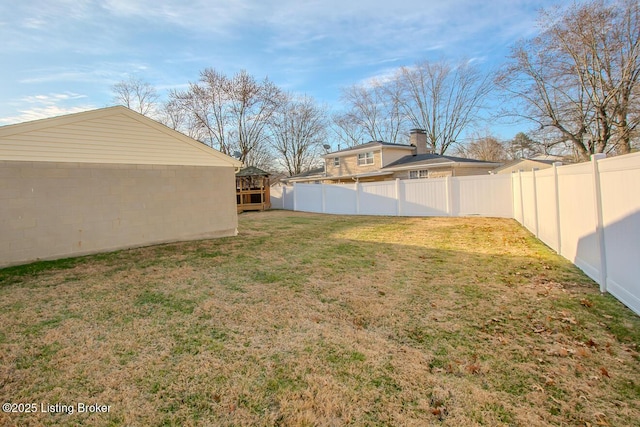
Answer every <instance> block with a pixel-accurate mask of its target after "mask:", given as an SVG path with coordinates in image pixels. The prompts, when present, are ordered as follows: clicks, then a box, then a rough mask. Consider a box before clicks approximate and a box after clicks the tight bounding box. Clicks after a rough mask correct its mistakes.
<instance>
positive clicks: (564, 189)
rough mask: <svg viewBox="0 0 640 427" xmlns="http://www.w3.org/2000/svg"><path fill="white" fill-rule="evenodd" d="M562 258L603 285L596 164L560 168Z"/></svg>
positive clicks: (559, 195)
mask: <svg viewBox="0 0 640 427" xmlns="http://www.w3.org/2000/svg"><path fill="white" fill-rule="evenodd" d="M558 199H559V201H560V203H559V205H560V206H559V211H560V240H561V242H562V245H561V255H562V256H564V257H565V258H567V259H569V260H570V261H572V262H573V263H574V264H575V265H577V266H578V267H580V268H581V269H582V270H583V271H584V272H585V273H586V274H587V275H588V276H589V277H591V278H592V279H593V280H595V281H597V282H598V283H600V280H601V277H600V267H599V266H600V253H599V244H598V238H597V236H596V224H597V220H596V214H595V203H596V200H595V189H594V178H593V165H592V164H591V163H580V164H577V165H569V166H563V167H561V168H558Z"/></svg>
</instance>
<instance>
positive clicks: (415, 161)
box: [383, 154, 494, 169]
mask: <svg viewBox="0 0 640 427" xmlns="http://www.w3.org/2000/svg"><path fill="white" fill-rule="evenodd" d="M450 162H453V163H478V164H481V163H492V164H493V163H494V162H485V161H484V160H476V159H465V158H463V157H454V156H443V155H440V154H418V155H416V156H404V157H402V158H401V159H399V160H396V161H395V162H393V163H390V164H388V165H387V166H385V167H384V168H383V169H389V168H394V167H398V166H411V165H433V164H439V163H450Z"/></svg>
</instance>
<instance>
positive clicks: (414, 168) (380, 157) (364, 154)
mask: <svg viewBox="0 0 640 427" xmlns="http://www.w3.org/2000/svg"><path fill="white" fill-rule="evenodd" d="M323 157H324V160H325V170H324V171H323V172H322V173H318V174H316V175H314V176H311V177H309V176H301V175H298V176H295V177H291V178H289V182H354V181H360V182H366V181H384V180H393V179H396V178H400V179H420V178H440V177H447V176H467V175H485V174H487V173H488V172H489V171H490V170H492V169H494V168H496V167H497V166H499V165H500V163H496V162H485V161H481V160H474V159H464V158H461V157H452V156H444V155H439V154H432V153H429V152H428V151H427V138H426V134H425V132H424V131H423V130H420V129H413V130H412V131H411V134H410V144H409V145H405V144H391V143H388V142H381V141H371V142H367V143H366V144H361V145H357V146H355V147H352V148H347V149H345V150H339V151H334V152H332V153H328V154H326V155H325V156H323Z"/></svg>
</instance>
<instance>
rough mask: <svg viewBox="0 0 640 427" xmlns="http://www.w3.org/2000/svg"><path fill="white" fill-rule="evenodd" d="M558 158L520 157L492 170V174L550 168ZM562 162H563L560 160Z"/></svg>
mask: <svg viewBox="0 0 640 427" xmlns="http://www.w3.org/2000/svg"><path fill="white" fill-rule="evenodd" d="M554 162H556V160H536V159H518V160H513V161H511V162H508V163H505V164H504V165H502V166H499V167H497V168H495V169H494V170H492V171H491V173H492V174H504V173H515V172H518V171H523V172H530V171H532V170H534V169H548V168H550V167H552V166H553V163H554ZM559 163H560V164H562V162H559Z"/></svg>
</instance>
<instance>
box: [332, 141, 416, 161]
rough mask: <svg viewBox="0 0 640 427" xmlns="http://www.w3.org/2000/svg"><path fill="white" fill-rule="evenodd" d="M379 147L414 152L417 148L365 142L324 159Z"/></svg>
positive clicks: (333, 152) (405, 145)
mask: <svg viewBox="0 0 640 427" xmlns="http://www.w3.org/2000/svg"><path fill="white" fill-rule="evenodd" d="M378 147H394V148H401V149H408V150H413V149H414V148H415V147H414V146H413V145H407V144H394V143H391V142H384V141H369V142H365V143H364V144H360V145H356V146H353V147H349V148H344V149H342V150H338V151H332V152H331V153H327V154H325V155H324V156H322V157H323V158H330V157H339V156H340V155H342V154H347V153H348V154H352V153H353V152H356V151H366V150H371V149H374V148H378Z"/></svg>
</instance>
